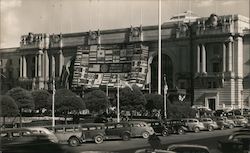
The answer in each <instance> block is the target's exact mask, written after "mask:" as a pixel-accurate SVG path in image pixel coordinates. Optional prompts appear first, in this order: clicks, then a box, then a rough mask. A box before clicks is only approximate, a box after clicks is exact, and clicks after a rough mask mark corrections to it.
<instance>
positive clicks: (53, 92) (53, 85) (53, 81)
mask: <svg viewBox="0 0 250 153" xmlns="http://www.w3.org/2000/svg"><path fill="white" fill-rule="evenodd" d="M55 92H56V88H55V79H54V76H53V78H52V127H55Z"/></svg>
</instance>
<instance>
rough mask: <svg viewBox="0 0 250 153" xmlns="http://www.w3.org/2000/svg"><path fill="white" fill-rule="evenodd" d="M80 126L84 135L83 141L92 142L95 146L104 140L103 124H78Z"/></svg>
mask: <svg viewBox="0 0 250 153" xmlns="http://www.w3.org/2000/svg"><path fill="white" fill-rule="evenodd" d="M80 126H81V129H82V132H83V133H84V138H85V141H94V142H95V143H96V144H100V143H102V142H103V141H104V140H105V139H106V133H105V129H106V127H105V124H103V123H84V124H80Z"/></svg>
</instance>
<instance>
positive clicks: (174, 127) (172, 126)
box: [164, 119, 188, 134]
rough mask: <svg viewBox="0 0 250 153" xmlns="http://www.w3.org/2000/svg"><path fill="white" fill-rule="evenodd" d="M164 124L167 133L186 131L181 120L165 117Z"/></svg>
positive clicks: (182, 132)
mask: <svg viewBox="0 0 250 153" xmlns="http://www.w3.org/2000/svg"><path fill="white" fill-rule="evenodd" d="M164 124H165V126H166V127H167V128H168V132H169V134H184V133H186V132H187V131H188V129H187V127H186V126H185V123H184V122H183V121H182V120H178V119H167V120H165V121H164Z"/></svg>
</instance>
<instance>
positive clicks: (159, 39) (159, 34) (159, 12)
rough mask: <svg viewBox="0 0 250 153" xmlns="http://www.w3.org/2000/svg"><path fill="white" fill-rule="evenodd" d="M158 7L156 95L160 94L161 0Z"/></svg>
mask: <svg viewBox="0 0 250 153" xmlns="http://www.w3.org/2000/svg"><path fill="white" fill-rule="evenodd" d="M158 1H159V3H158V4H159V6H158V36H159V38H158V94H159V95H160V94H161V0H158Z"/></svg>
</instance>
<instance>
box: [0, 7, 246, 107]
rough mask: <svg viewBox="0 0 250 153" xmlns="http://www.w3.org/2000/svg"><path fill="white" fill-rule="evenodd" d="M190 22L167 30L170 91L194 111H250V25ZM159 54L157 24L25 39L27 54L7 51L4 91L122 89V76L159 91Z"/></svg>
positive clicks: (226, 19) (172, 23)
mask: <svg viewBox="0 0 250 153" xmlns="http://www.w3.org/2000/svg"><path fill="white" fill-rule="evenodd" d="M191 15H192V16H191ZM191 15H190V13H189V12H186V13H183V14H181V15H177V16H174V17H173V18H171V20H169V21H168V22H165V23H163V24H162V76H163V75H164V74H166V78H167V84H168V87H169V89H170V90H169V92H176V93H178V92H179V91H184V92H182V93H185V94H186V95H187V97H189V100H191V101H192V103H193V104H194V105H202V106H206V107H209V108H211V109H214V110H215V109H221V108H226V107H229V108H239V107H241V105H244V106H245V107H247V106H248V107H249V106H250V28H249V27H250V24H249V19H248V18H246V17H244V16H241V15H224V16H217V15H215V14H212V15H211V16H209V17H196V16H193V14H191ZM157 51H158V26H157V25H155V26H140V27H129V28H124V29H111V30H97V31H88V32H81V33H66V34H33V33H29V34H28V35H23V36H21V42H20V47H18V48H8V49H1V50H0V56H1V63H0V67H1V84H2V86H1V87H2V92H5V91H6V90H8V89H10V88H12V87H14V86H22V87H24V88H26V89H29V90H31V89H33V90H36V89H50V86H51V80H52V78H55V80H56V87H57V88H60V87H69V88H71V89H76V88H79V87H80V88H81V89H87V88H98V87H101V86H105V85H110V86H112V87H115V86H116V83H117V77H118V76H119V77H121V78H122V79H124V80H127V81H128V83H131V84H134V83H135V84H137V85H139V86H140V87H141V88H142V89H143V90H145V91H148V92H155V91H156V90H157V81H158V80H157V74H158V73H157V71H158V70H157V65H158V55H157ZM118 74H119V75H118ZM163 80H164V78H162V82H164V81H163ZM162 84H163V85H164V83H162Z"/></svg>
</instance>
